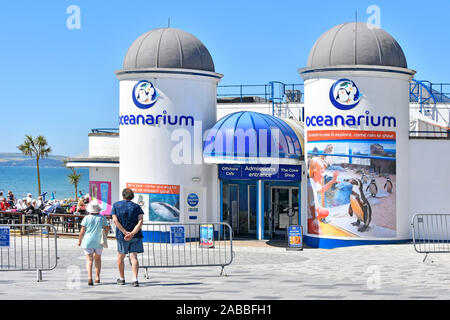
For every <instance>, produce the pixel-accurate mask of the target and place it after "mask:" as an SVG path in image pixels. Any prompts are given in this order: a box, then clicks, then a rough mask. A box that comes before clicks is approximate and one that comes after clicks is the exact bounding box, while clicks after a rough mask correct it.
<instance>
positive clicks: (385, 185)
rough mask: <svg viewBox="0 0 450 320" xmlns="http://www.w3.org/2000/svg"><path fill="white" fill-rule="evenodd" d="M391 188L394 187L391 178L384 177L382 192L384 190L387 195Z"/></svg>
mask: <svg viewBox="0 0 450 320" xmlns="http://www.w3.org/2000/svg"><path fill="white" fill-rule="evenodd" d="M393 187H394V186H393V185H392V181H391V178H390V177H389V176H386V183H385V184H384V190H386V191H387V192H389V193H392V189H393Z"/></svg>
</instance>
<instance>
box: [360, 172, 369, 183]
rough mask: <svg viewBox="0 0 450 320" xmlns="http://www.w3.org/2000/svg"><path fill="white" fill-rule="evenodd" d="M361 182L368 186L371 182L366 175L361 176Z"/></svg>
mask: <svg viewBox="0 0 450 320" xmlns="http://www.w3.org/2000/svg"><path fill="white" fill-rule="evenodd" d="M361 182H362V183H363V184H367V183H368V182H369V177H368V176H367V175H366V174H365V173H363V174H362V176H361Z"/></svg>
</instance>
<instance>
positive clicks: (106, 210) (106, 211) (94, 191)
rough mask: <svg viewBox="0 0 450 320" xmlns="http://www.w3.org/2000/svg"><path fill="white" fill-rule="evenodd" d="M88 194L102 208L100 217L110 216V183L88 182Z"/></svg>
mask: <svg viewBox="0 0 450 320" xmlns="http://www.w3.org/2000/svg"><path fill="white" fill-rule="evenodd" d="M89 194H90V197H91V201H97V203H98V204H99V205H100V206H101V207H102V211H101V212H100V214H101V215H110V214H111V209H112V205H111V181H89Z"/></svg>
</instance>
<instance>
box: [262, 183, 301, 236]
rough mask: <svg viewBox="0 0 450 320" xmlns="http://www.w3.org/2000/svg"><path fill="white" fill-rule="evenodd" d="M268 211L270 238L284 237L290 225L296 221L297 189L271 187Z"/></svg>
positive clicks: (296, 222)
mask: <svg viewBox="0 0 450 320" xmlns="http://www.w3.org/2000/svg"><path fill="white" fill-rule="evenodd" d="M270 208H271V209H270V210H269V226H268V227H269V233H270V234H271V235H272V237H276V236H281V235H282V236H284V235H286V229H287V227H288V226H289V225H290V224H299V221H298V211H299V210H298V188H297V187H272V189H271V204H270Z"/></svg>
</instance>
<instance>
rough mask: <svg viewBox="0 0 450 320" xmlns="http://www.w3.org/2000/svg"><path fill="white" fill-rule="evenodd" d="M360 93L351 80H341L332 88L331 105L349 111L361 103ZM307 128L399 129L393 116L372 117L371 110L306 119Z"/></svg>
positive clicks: (330, 92) (308, 117) (330, 93)
mask: <svg viewBox="0 0 450 320" xmlns="http://www.w3.org/2000/svg"><path fill="white" fill-rule="evenodd" d="M361 98H362V94H361V93H360V91H359V89H358V87H357V86H356V84H355V82H354V81H352V80H350V79H339V80H337V81H336V82H335V83H333V85H332V86H331V88H330V91H329V99H330V102H331V104H332V105H333V106H334V107H335V108H336V109H339V110H342V111H349V110H351V109H353V108H355V107H356V106H357V105H358V104H359V102H360V101H361ZM305 124H306V126H307V127H338V126H342V127H344V126H349V127H354V126H372V127H380V126H381V127H394V128H395V127H397V120H396V119H395V117H392V116H379V115H375V116H374V115H371V114H370V111H369V110H366V111H365V112H364V113H363V114H360V115H358V114H356V115H355V114H344V115H343V114H336V115H314V116H307V117H306V118H305Z"/></svg>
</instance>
